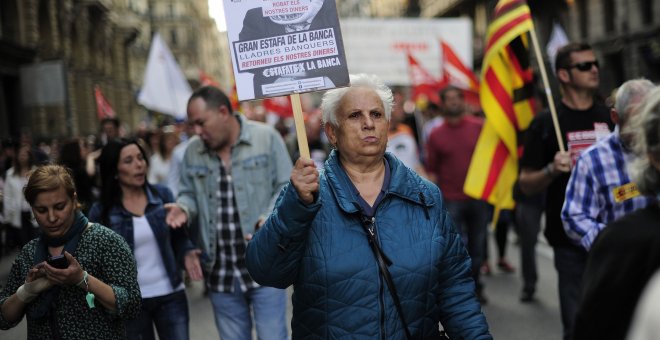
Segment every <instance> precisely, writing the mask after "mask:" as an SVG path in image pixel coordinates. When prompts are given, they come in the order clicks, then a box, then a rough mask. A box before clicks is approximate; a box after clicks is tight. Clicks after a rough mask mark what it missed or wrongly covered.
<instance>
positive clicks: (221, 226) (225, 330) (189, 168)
mask: <svg viewBox="0 0 660 340" xmlns="http://www.w3.org/2000/svg"><path fill="white" fill-rule="evenodd" d="M188 119H189V121H190V122H191V123H192V125H194V127H195V132H196V134H197V136H196V137H193V139H192V140H191V142H190V145H189V146H188V148H187V149H186V152H185V155H184V158H183V163H182V164H181V177H180V183H179V196H178V198H177V202H176V204H171V205H168V206H167V209H168V210H169V211H168V215H167V223H168V224H169V225H170V226H172V227H173V228H179V227H182V226H186V225H188V226H189V227H190V231H191V237H192V239H193V240H195V241H196V242H197V244H198V246H199V247H200V248H201V250H202V261H203V268H204V272H205V281H206V285H207V287H208V288H209V296H210V298H211V303H212V305H213V308H214V311H215V320H216V326H217V327H218V331H219V333H220V337H221V338H222V339H250V338H251V329H252V318H251V316H250V305H251V306H252V309H253V311H254V315H255V317H254V319H255V321H256V329H257V333H258V335H259V337H260V338H261V339H286V338H287V337H288V336H287V330H286V319H285V311H286V294H285V291H284V290H280V289H275V288H271V287H261V286H259V285H258V284H257V283H255V282H254V280H252V278H251V277H250V275H249V274H248V272H247V269H246V267H245V248H246V240H249V239H250V238H251V235H252V233H253V232H254V231H255V229H256V228H258V227H259V226H260V225H261V223H263V221H264V220H265V217H266V216H267V215H268V214H270V212H271V210H272V208H273V205H274V200H275V199H276V197H277V196H278V194H279V192H280V190H281V189H282V187H283V186H284V185H285V184H286V183H288V181H289V175H290V173H291V169H292V165H291V158H290V157H289V155H288V153H287V149H286V146H285V144H284V141H283V140H282V137H281V136H280V135H279V133H278V132H277V131H276V130H275V129H273V128H271V127H269V126H268V125H265V124H262V123H258V122H253V121H249V120H247V119H245V118H244V117H243V116H240V115H238V114H235V113H234V112H232V108H231V104H230V101H229V98H228V97H227V95H226V94H225V93H223V92H222V91H220V90H219V89H217V88H215V87H212V86H207V87H202V88H200V89H198V90H196V91H195V92H194V93H193V94H192V96H191V97H190V99H189V100H188Z"/></svg>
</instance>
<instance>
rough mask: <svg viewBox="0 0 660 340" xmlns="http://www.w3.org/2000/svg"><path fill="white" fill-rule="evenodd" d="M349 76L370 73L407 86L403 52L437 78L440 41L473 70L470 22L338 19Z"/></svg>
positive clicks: (405, 62) (454, 19) (408, 82)
mask: <svg viewBox="0 0 660 340" xmlns="http://www.w3.org/2000/svg"><path fill="white" fill-rule="evenodd" d="M341 30H342V33H343V37H344V47H345V48H346V58H347V60H348V70H349V71H350V73H372V74H376V75H378V76H379V77H380V78H381V79H382V80H383V81H384V82H385V83H387V84H388V85H410V77H409V76H408V61H407V59H406V52H409V53H410V54H411V55H412V56H413V57H415V59H417V60H418V61H419V62H420V64H421V65H422V67H424V68H425V69H426V70H428V71H429V73H431V74H432V75H434V76H436V77H437V78H440V77H441V76H442V75H441V71H440V70H441V67H440V66H441V64H442V51H441V48H440V39H442V40H444V41H445V42H447V43H448V44H449V45H450V46H451V47H452V48H453V49H454V51H455V52H456V54H457V55H458V57H459V58H460V59H461V61H463V63H464V64H465V65H467V66H468V67H469V68H472V22H471V20H470V19H468V18H449V19H353V18H346V19H342V20H341Z"/></svg>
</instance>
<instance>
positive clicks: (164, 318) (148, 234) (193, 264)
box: [89, 138, 202, 339]
mask: <svg viewBox="0 0 660 340" xmlns="http://www.w3.org/2000/svg"><path fill="white" fill-rule="evenodd" d="M99 161H100V168H101V183H102V187H101V200H100V201H99V202H97V203H95V204H94V205H93V206H92V209H91V210H90V213H89V216H90V219H92V220H94V221H102V222H103V223H105V224H106V225H107V226H108V227H110V228H111V229H112V230H114V231H115V232H117V233H118V234H119V235H121V236H122V237H123V238H124V239H125V240H126V242H128V244H129V246H130V248H131V250H132V251H133V255H134V256H135V259H136V261H137V269H138V282H139V284H140V292H141V294H142V311H141V313H140V316H139V317H138V318H137V319H134V320H128V321H127V322H126V330H127V335H128V338H129V339H154V334H153V327H154V325H155V326H156V330H157V332H158V337H159V338H161V339H188V337H189V331H188V321H189V315H188V301H187V298H186V293H185V290H184V285H183V278H182V276H181V264H182V263H185V268H186V271H187V272H188V275H189V276H190V277H191V278H192V279H193V280H200V279H202V272H201V267H200V265H199V260H198V256H197V255H198V254H197V252H198V250H196V249H195V247H194V245H193V244H192V242H191V241H190V239H189V237H188V235H187V234H186V231H185V229H176V230H174V229H170V228H169V227H168V226H167V224H165V215H166V211H165V209H164V208H163V205H164V204H166V203H171V202H174V197H173V196H172V192H171V191H170V190H169V189H167V188H166V187H164V186H161V185H151V184H149V182H148V181H147V172H148V166H149V164H148V162H147V154H146V152H145V151H144V149H143V148H142V146H141V145H140V144H138V142H137V141H136V140H133V139H124V138H122V139H114V140H111V141H108V144H106V145H105V146H104V147H103V151H102V152H101V156H100V158H99Z"/></svg>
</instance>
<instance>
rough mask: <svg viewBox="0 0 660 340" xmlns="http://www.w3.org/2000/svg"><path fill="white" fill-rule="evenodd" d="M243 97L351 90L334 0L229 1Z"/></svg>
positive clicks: (235, 62) (233, 48)
mask: <svg viewBox="0 0 660 340" xmlns="http://www.w3.org/2000/svg"><path fill="white" fill-rule="evenodd" d="M224 9H225V17H226V20H227V36H228V39H229V45H230V51H231V57H232V63H233V67H234V76H235V79H236V89H237V92H238V99H239V100H241V101H243V100H250V99H258V98H263V97H275V96H282V95H288V94H292V93H301V92H309V91H315V90H321V89H329V88H334V87H339V86H346V85H348V83H349V80H348V68H347V65H346V57H345V55H344V48H343V45H342V34H341V31H340V26H339V18H338V17H337V8H336V4H335V0H240V1H237V0H231V1H224Z"/></svg>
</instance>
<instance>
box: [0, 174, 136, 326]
mask: <svg viewBox="0 0 660 340" xmlns="http://www.w3.org/2000/svg"><path fill="white" fill-rule="evenodd" d="M23 193H24V196H25V200H26V201H27V202H28V203H29V205H30V207H31V208H32V212H33V213H34V216H35V219H36V221H37V224H38V225H39V228H40V229H41V234H40V236H39V237H38V238H36V239H34V240H32V241H30V242H29V243H27V244H26V245H25V246H24V247H23V249H21V251H20V253H19V254H18V256H17V258H16V260H15V261H14V264H13V266H12V268H11V271H10V273H9V278H8V280H7V285H6V287H4V289H3V290H2V292H0V328H1V329H9V328H11V327H14V326H16V325H17V324H18V323H19V322H20V321H21V319H22V318H23V315H26V318H27V329H28V338H29V339H125V338H126V335H125V330H124V326H123V323H122V321H121V320H122V319H125V318H131V317H134V316H135V315H137V314H138V311H139V309H140V289H139V287H138V283H137V274H136V266H135V260H134V259H133V256H132V255H131V251H130V249H129V248H128V245H127V244H126V242H125V241H124V240H123V239H122V238H121V237H120V236H119V235H117V234H116V233H114V232H112V231H111V230H109V229H108V228H106V227H104V226H102V225H100V224H97V223H90V222H89V221H88V220H87V217H85V215H83V214H82V213H81V212H80V205H79V203H78V200H77V198H76V189H75V185H74V182H73V179H72V177H71V174H70V173H69V172H68V171H67V169H66V168H64V167H62V166H60V165H44V166H41V167H39V168H37V169H36V170H34V172H33V173H32V174H31V175H30V176H29V178H28V182H27V185H26V186H25V189H24V190H23ZM58 255H64V260H62V259H59V260H51V259H50V258H51V257H54V256H58ZM49 263H51V264H52V265H51V264H49ZM53 265H55V266H57V267H62V269H58V268H56V267H54V266H53Z"/></svg>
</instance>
